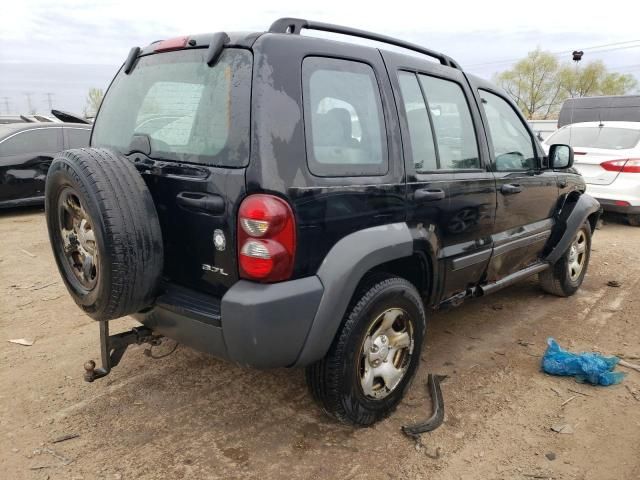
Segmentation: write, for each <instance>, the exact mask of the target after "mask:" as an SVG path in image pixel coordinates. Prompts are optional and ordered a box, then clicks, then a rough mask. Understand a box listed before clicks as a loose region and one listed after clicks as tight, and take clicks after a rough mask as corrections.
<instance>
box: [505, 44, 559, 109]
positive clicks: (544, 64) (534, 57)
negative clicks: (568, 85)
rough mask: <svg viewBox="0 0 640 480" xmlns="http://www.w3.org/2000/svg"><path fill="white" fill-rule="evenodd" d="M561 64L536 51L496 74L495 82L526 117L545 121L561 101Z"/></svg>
mask: <svg viewBox="0 0 640 480" xmlns="http://www.w3.org/2000/svg"><path fill="white" fill-rule="evenodd" d="M559 69H560V65H559V63H558V60H557V59H556V57H555V56H554V55H553V54H551V53H549V52H544V51H542V50H540V49H539V48H537V49H536V50H534V51H532V52H529V53H528V54H527V56H526V57H525V58H523V59H522V60H520V61H519V62H518V63H516V64H515V65H514V66H513V68H512V69H511V70H506V71H504V72H502V73H499V74H498V75H496V77H495V81H496V83H497V84H498V85H499V86H500V87H502V88H503V89H504V90H505V91H506V92H507V93H508V94H509V96H510V97H511V98H512V99H513V101H514V102H516V104H517V105H518V107H519V108H520V110H521V111H522V113H524V115H525V116H526V117H527V118H543V119H544V118H548V117H549V115H550V114H551V113H552V112H553V110H554V108H555V106H556V105H557V104H558V103H559V102H561V99H560V97H561V89H560V85H559V83H558V71H559Z"/></svg>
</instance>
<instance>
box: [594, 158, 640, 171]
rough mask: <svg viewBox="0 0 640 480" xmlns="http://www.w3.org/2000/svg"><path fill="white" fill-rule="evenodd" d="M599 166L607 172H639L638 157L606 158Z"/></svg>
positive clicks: (639, 162)
mask: <svg viewBox="0 0 640 480" xmlns="http://www.w3.org/2000/svg"><path fill="white" fill-rule="evenodd" d="M600 166H601V167H602V168H604V169H605V170H607V171H609V172H624V173H640V158H621V159H620V160H607V161H606V162H602V163H601V164H600Z"/></svg>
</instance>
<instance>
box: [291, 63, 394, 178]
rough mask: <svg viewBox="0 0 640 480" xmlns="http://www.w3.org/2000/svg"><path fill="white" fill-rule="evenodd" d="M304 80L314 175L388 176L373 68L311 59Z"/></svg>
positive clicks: (306, 130) (380, 105) (306, 119)
mask: <svg viewBox="0 0 640 480" xmlns="http://www.w3.org/2000/svg"><path fill="white" fill-rule="evenodd" d="M302 77H303V95H304V121H305V133H306V142H307V160H308V164H309V170H310V171H311V173H313V174H314V175H318V176H327V177H332V176H363V175H384V174H385V173H386V172H387V170H388V152H387V142H386V130H385V123H384V115H383V111H382V101H381V99H380V90H379V88H378V83H377V80H376V76H375V73H374V71H373V69H372V68H371V66H369V65H367V64H365V63H360V62H353V61H348V60H340V59H335V58H323V57H307V58H305V60H304V61H303V64H302Z"/></svg>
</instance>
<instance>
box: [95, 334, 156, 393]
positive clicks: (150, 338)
mask: <svg viewBox="0 0 640 480" xmlns="http://www.w3.org/2000/svg"><path fill="white" fill-rule="evenodd" d="M161 339H162V336H160V335H154V334H153V332H152V331H151V329H149V328H147V327H134V328H132V329H131V330H129V331H127V332H122V333H116V334H115V335H109V323H108V322H100V356H101V357H102V367H99V368H96V362H94V361H93V360H89V361H88V362H86V363H85V364H84V380H85V381H86V382H93V381H94V380H96V379H98V378H102V377H104V376H106V375H108V374H109V372H110V371H111V369H112V368H113V367H115V366H116V365H118V363H120V360H121V359H122V356H123V355H124V352H125V350H126V349H127V347H128V346H129V345H141V344H143V343H148V344H150V345H152V346H155V345H160V342H161Z"/></svg>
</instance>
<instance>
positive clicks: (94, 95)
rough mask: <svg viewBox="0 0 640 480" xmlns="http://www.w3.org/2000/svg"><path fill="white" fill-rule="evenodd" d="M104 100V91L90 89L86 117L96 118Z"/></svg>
mask: <svg viewBox="0 0 640 480" xmlns="http://www.w3.org/2000/svg"><path fill="white" fill-rule="evenodd" d="M103 98H104V91H103V90H102V89H101V88H90V89H89V94H88V95H87V105H86V106H85V107H84V116H85V117H88V116H91V117H95V116H96V113H98V109H99V108H100V104H101V103H102V99H103Z"/></svg>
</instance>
